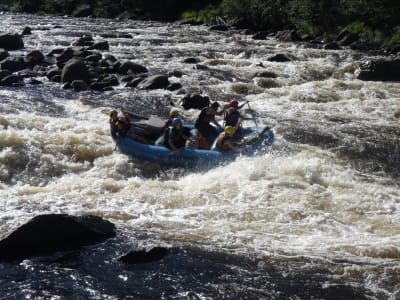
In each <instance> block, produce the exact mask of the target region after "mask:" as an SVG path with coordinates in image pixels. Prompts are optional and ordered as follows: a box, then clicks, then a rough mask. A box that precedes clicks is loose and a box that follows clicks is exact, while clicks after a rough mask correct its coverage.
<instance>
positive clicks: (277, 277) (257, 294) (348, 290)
mask: <svg viewBox="0 0 400 300" xmlns="http://www.w3.org/2000/svg"><path fill="white" fill-rule="evenodd" d="M146 243H147V244H149V245H148V247H149V246H150V247H153V246H155V244H154V241H153V242H149V241H146ZM135 244H136V246H134V247H132V245H129V244H127V243H126V242H123V241H121V240H118V239H114V240H111V241H108V242H106V243H105V244H101V245H96V246H93V247H88V248H86V249H84V250H83V251H81V252H71V253H67V254H66V255H63V256H60V255H59V256H54V257H51V258H36V259H32V260H26V261H24V262H22V263H21V264H20V265H18V266H17V267H16V266H14V265H12V264H1V265H0V275H1V278H2V279H1V281H0V282H1V284H0V294H1V295H2V296H3V297H8V296H9V297H16V298H19V297H21V298H25V297H30V298H35V297H45V298H46V297H49V298H51V297H60V298H68V299H72V298H75V299H78V298H79V299H87V298H92V299H122V298H123V299H370V298H369V297H368V293H369V292H368V291H367V290H365V288H363V287H361V286H362V285H361V282H359V281H361V280H362V279H361V278H351V279H349V278H346V279H335V276H334V274H333V273H334V271H333V270H335V269H336V268H341V266H338V265H334V263H331V264H325V266H324V265H323V264H321V262H319V263H318V264H315V265H314V262H313V261H312V259H307V258H301V259H292V260H291V259H288V258H283V259H282V260H280V259H279V258H277V257H271V258H268V257H267V258H263V259H260V258H252V257H248V256H241V255H234V254H230V253H228V252H226V251H223V250H221V249H215V248H211V249H208V247H204V246H199V245H184V246H167V249H168V254H167V255H166V256H164V257H163V258H162V259H161V260H158V261H154V262H150V263H140V264H123V263H120V262H118V261H117V259H118V256H121V255H123V254H124V253H122V252H121V249H126V251H131V250H133V249H132V248H136V250H137V248H138V243H137V242H136V243H135ZM139 249H143V248H140V247H139ZM317 265H318V266H317Z"/></svg>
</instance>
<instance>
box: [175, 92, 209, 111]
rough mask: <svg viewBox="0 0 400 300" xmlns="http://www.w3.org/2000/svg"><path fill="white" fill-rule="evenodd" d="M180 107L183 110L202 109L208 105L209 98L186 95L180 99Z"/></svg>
mask: <svg viewBox="0 0 400 300" xmlns="http://www.w3.org/2000/svg"><path fill="white" fill-rule="evenodd" d="M181 103H182V107H183V108H184V109H190V108H196V109H203V108H204V107H206V106H209V105H210V98H209V97H207V96H201V95H199V94H193V93H192V94H187V95H185V96H184V97H183V98H182V99H181Z"/></svg>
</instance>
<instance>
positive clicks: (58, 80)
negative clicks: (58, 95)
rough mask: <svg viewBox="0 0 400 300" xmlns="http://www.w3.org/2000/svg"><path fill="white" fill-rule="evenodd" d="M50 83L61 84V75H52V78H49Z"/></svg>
mask: <svg viewBox="0 0 400 300" xmlns="http://www.w3.org/2000/svg"><path fill="white" fill-rule="evenodd" d="M50 81H53V82H61V81H62V79H61V75H54V76H53V77H51V78H50Z"/></svg>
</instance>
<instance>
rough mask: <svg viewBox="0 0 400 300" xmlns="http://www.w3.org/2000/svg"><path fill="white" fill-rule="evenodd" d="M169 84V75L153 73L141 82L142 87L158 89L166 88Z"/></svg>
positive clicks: (140, 86)
mask: <svg viewBox="0 0 400 300" xmlns="http://www.w3.org/2000/svg"><path fill="white" fill-rule="evenodd" d="M168 86H169V80H168V76H166V75H163V74H158V75H153V76H150V77H148V78H146V79H144V80H143V81H142V82H141V83H140V84H139V86H138V87H139V88H140V89H146V90H156V89H166V88H167V87H168Z"/></svg>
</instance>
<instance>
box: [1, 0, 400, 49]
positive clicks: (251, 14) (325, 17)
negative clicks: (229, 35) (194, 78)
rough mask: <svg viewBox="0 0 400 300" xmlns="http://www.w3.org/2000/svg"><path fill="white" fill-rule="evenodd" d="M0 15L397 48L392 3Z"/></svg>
mask: <svg viewBox="0 0 400 300" xmlns="http://www.w3.org/2000/svg"><path fill="white" fill-rule="evenodd" d="M0 10H6V11H11V12H28V13H41V14H42V13H46V14H56V15H72V16H76V17H104V18H119V19H121V18H122V19H142V20H143V19H146V20H158V21H176V20H179V19H190V20H191V22H194V23H199V22H200V23H202V22H206V23H218V24H219V23H221V22H222V23H227V24H229V25H234V26H235V27H237V28H242V29H250V30H255V31H263V32H265V33H268V32H270V31H276V30H282V29H288V28H292V29H293V28H296V32H295V35H296V36H297V38H298V39H300V38H301V39H307V38H310V39H311V38H316V37H319V38H320V39H329V37H330V35H332V34H334V35H337V34H338V33H339V32H343V31H344V32H345V33H346V35H345V36H346V37H347V40H346V42H347V43H349V44H351V43H352V42H354V41H355V40H357V41H359V43H358V44H357V47H358V48H362V49H370V48H379V47H382V46H385V47H390V48H391V49H392V48H395V49H397V48H398V46H399V45H400V15H399V14H398V12H399V11H400V2H399V1H397V0H383V1H374V0H349V1H342V0H324V1H319V0H300V1H298V0H296V1H294V0H203V1H184V0H151V1H149V0H122V1H112V0H96V1H92V0H35V1H31V0H3V1H2V2H1V4H0ZM382 20H385V21H384V22H382ZM350 33H351V35H350ZM292 39H296V38H293V37H292ZM332 47H333V46H332Z"/></svg>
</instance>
